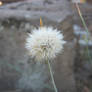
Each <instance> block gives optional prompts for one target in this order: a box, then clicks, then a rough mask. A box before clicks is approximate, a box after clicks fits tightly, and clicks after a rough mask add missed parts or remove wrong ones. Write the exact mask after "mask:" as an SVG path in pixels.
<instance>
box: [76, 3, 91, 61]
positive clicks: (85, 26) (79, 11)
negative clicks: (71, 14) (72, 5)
mask: <svg viewBox="0 0 92 92" xmlns="http://www.w3.org/2000/svg"><path fill="white" fill-rule="evenodd" d="M76 8H77V11H78V14H79V16H80V19H81V21H82V24H83V26H84V28H85V30H86V32H87V35H88V34H89V30H88V28H87V25H86V22H85V20H84V18H83V16H82V13H81V10H80V8H79V5H78V3H76ZM85 41H86V43H87V49H86V50H87V53H88V57H89V60H90V59H91V57H90V53H89V49H88V39H87V38H86V39H85Z"/></svg>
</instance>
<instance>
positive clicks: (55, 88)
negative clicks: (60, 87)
mask: <svg viewBox="0 0 92 92" xmlns="http://www.w3.org/2000/svg"><path fill="white" fill-rule="evenodd" d="M47 64H48V69H49V72H50V76H51V80H52V84H53V87H54V90H55V92H58V91H57V87H56V84H55V80H54V77H53V73H52V69H51V65H50V62H49V60H47Z"/></svg>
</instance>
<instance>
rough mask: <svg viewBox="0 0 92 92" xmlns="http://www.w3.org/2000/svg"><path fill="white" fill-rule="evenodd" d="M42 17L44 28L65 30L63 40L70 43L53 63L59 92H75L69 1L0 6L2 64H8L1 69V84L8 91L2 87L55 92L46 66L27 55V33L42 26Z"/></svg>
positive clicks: (52, 0) (46, 1)
mask: <svg viewBox="0 0 92 92" xmlns="http://www.w3.org/2000/svg"><path fill="white" fill-rule="evenodd" d="M40 17H42V20H43V24H44V25H46V26H53V27H54V28H57V29H59V30H63V31H62V33H63V34H64V40H66V41H67V44H66V45H65V46H64V52H63V54H60V55H58V56H57V58H56V59H55V60H54V61H55V62H54V63H53V64H52V68H53V72H54V77H55V82H56V85H57V88H58V90H59V91H60V92H61V91H62V92H76V88H75V80H74V75H73V61H74V57H75V47H74V42H73V38H74V36H73V29H72V21H73V20H72V12H71V7H70V3H69V2H68V1H67V0H66V1H64V0H30V1H24V2H18V3H12V4H7V5H4V6H1V7H0V20H1V22H0V23H1V27H0V39H1V40H0V44H1V45H0V62H1V61H3V62H5V63H3V64H2V65H1V68H0V69H1V70H0V71H1V73H2V76H0V80H4V81H5V83H4V81H2V82H3V84H4V85H5V84H6V88H3V87H4V85H2V86H0V87H1V89H2V90H6V91H7V90H15V89H17V90H20V91H21V90H22V92H23V90H24V91H26V92H28V91H33V92H43V91H44V92H45V91H46V92H53V90H52V88H51V87H52V85H51V81H50V76H49V72H48V68H47V66H46V65H45V64H42V65H39V64H38V63H36V62H35V61H34V60H33V59H31V57H29V56H27V52H26V49H25V39H26V38H27V33H31V30H32V29H33V28H34V27H38V26H39V18H40ZM6 62H7V63H6ZM8 79H9V81H8V82H7V80H8ZM12 81H13V82H12ZM8 83H10V84H9V85H10V86H9V87H8V88H9V89H8V88H7V86H8ZM45 84H46V85H45ZM11 85H13V87H12V86H11ZM50 86H51V87H50ZM12 92H13V91H12ZM16 92H17V91H16Z"/></svg>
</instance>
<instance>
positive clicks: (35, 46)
mask: <svg viewBox="0 0 92 92" xmlns="http://www.w3.org/2000/svg"><path fill="white" fill-rule="evenodd" d="M63 38H64V37H63V35H62V34H61V33H60V31H58V30H57V29H53V28H52V27H39V28H38V29H33V30H32V34H29V36H28V38H27V39H26V48H27V50H28V51H29V55H31V57H33V58H35V59H36V60H38V61H43V60H46V59H53V58H55V57H56V55H57V54H59V53H60V52H62V50H63V45H64V44H65V41H64V40H63Z"/></svg>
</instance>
